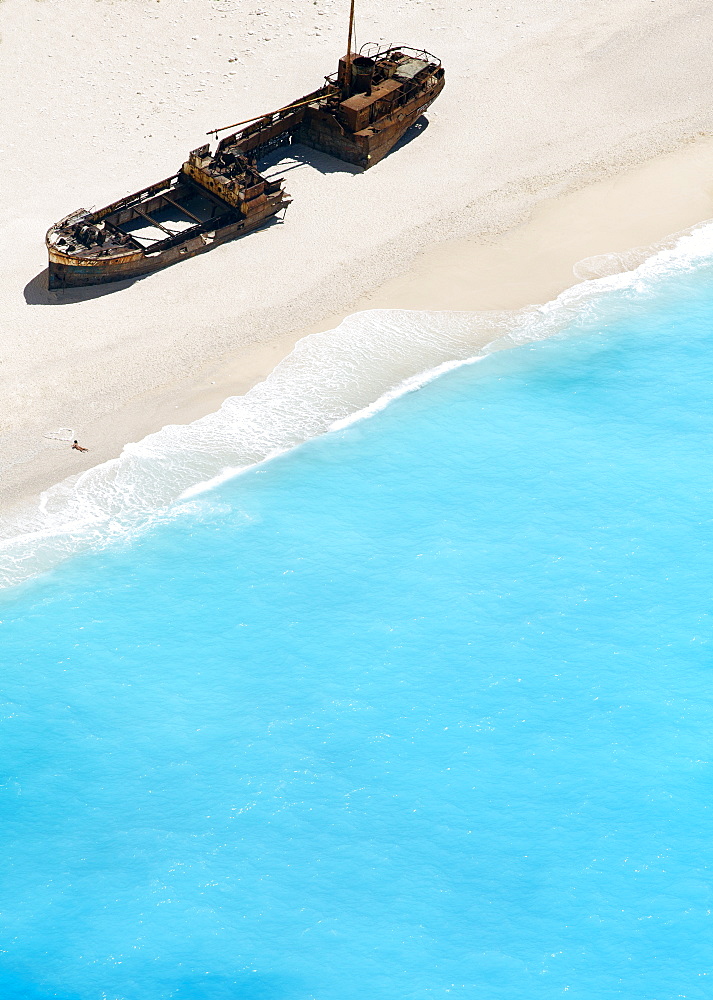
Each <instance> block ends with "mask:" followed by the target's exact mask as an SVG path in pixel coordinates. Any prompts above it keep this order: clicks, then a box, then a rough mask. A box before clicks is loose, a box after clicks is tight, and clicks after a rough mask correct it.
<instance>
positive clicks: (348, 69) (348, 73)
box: [344, 0, 354, 96]
mask: <svg viewBox="0 0 713 1000" xmlns="http://www.w3.org/2000/svg"><path fill="white" fill-rule="evenodd" d="M353 35H354V0H351V7H350V9H349V38H348V39H347V58H346V59H345V72H344V84H345V86H346V88H347V90H348V91H351V84H352V36H353ZM347 96H348V95H347Z"/></svg>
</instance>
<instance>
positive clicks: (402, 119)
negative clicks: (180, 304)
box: [46, 46, 445, 289]
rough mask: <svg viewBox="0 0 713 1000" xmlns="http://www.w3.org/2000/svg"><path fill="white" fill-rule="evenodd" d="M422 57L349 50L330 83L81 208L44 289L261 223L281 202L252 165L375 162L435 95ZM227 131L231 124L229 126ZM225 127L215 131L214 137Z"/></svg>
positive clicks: (134, 271)
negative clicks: (293, 154) (314, 153)
mask: <svg viewBox="0 0 713 1000" xmlns="http://www.w3.org/2000/svg"><path fill="white" fill-rule="evenodd" d="M444 84H445V75H444V71H443V67H442V66H441V64H440V61H439V60H437V59H435V57H434V56H431V55H430V53H428V52H425V51H422V50H415V49H410V48H408V47H406V46H400V47H398V48H394V47H391V48H389V49H386V50H385V51H383V52H376V53H375V54H374V55H373V56H369V55H358V56H355V57H353V58H352V57H351V56H350V54H349V53H348V54H347V56H346V57H345V58H344V59H341V60H340V62H339V70H338V72H337V73H336V74H334V76H332V77H326V78H325V84H324V86H323V87H320V88H319V89H318V90H316V91H314V92H313V93H312V94H308V95H307V96H306V97H304V98H302V99H301V100H300V101H297V102H295V103H294V104H291V105H288V106H287V107H285V108H281V109H280V110H279V111H276V112H273V113H271V114H269V115H264V116H262V117H261V118H258V119H255V120H253V121H252V122H251V123H249V124H247V123H242V124H246V127H245V128H243V129H242V130H241V131H239V132H235V133H233V134H232V135H229V136H227V137H226V138H224V139H222V140H221V141H220V142H219V144H218V147H217V149H216V151H215V153H214V154H212V153H211V151H210V146H209V145H208V144H206V145H204V146H201V147H200V148H198V149H195V150H193V151H192V152H191V153H190V155H189V157H188V160H187V161H186V162H185V163H184V164H183V166H182V167H181V169H180V171H179V172H178V173H177V174H174V175H173V176H171V177H168V178H166V179H164V180H162V181H159V182H158V183H156V184H152V185H151V186H150V187H147V188H144V189H143V190H141V191H137V192H136V193H135V194H132V195H129V196H127V197H126V198H121V199H119V200H118V201H116V202H113V203H112V204H111V205H107V206H106V207H105V208H102V209H100V210H99V211H93V212H88V211H86V210H84V209H80V210H79V211H77V212H73V213H72V214H71V215H68V216H66V217H65V218H64V219H62V220H61V221H60V222H58V223H57V224H56V225H54V226H52V227H51V228H50V230H49V231H48V233H47V237H46V243H47V250H48V254H49V288H50V289H59V288H68V287H77V286H82V285H94V284H103V283H105V282H111V281H123V280H126V279H131V278H137V277H141V276H143V275H146V274H150V273H152V272H153V271H159V270H161V269H163V268H164V267H170V266H171V265H172V264H176V263H178V261H180V260H185V259H186V258H187V257H195V256H196V255H197V254H199V253H205V252H206V251H207V250H210V249H212V248H213V247H214V246H219V245H220V244H222V243H227V242H228V241H229V240H233V239H235V238H236V237H238V236H242V235H244V234H245V233H248V232H250V231H251V230H253V229H256V228H258V227H259V226H263V225H265V224H266V223H267V222H268V221H269V220H270V219H271V218H273V217H274V216H276V215H277V214H278V213H279V212H281V211H283V210H284V209H286V208H287V206H288V205H289V204H290V198H289V197H288V196H287V194H286V192H285V190H284V188H283V185H282V178H278V179H277V180H274V181H270V180H268V179H267V178H266V177H264V176H263V175H262V174H260V173H259V171H258V166H257V165H258V160H259V159H260V158H261V157H263V156H265V155H266V154H267V153H269V152H271V151H272V150H273V149H277V148H280V147H283V146H287V145H290V144H292V143H302V144H304V145H306V146H311V147H312V148H314V149H318V150H320V151H322V152H324V153H328V154H330V155H331V156H335V157H337V158H339V159H341V160H344V161H346V162H348V163H352V164H354V165H356V166H359V167H361V168H362V169H364V170H367V169H369V168H370V167H373V166H374V165H375V164H376V163H378V162H379V161H380V160H382V159H383V158H384V157H385V156H386V155H387V153H388V152H389V151H390V150H391V149H392V148H393V146H394V145H395V144H396V143H397V142H398V140H399V139H400V138H401V136H402V135H403V134H404V132H406V131H407V129H408V128H409V127H410V126H411V125H412V124H413V123H414V122H415V121H416V120H417V119H418V118H419V117H420V115H422V114H423V113H424V111H425V110H426V109H427V108H428V107H429V106H430V104H431V103H432V102H433V101H434V100H435V99H436V97H437V96H438V95H439V94H440V92H441V90H442V89H443V86H444ZM229 127H231V128H232V127H235V126H229ZM222 131H225V129H217V130H215V134H217V133H218V132H222Z"/></svg>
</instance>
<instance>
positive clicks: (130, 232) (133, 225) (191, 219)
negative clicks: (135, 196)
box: [103, 177, 241, 253]
mask: <svg viewBox="0 0 713 1000" xmlns="http://www.w3.org/2000/svg"><path fill="white" fill-rule="evenodd" d="M240 217H241V216H240V212H239V211H238V210H237V209H235V208H233V207H232V206H230V205H227V204H226V202H224V201H221V200H220V198H217V197H215V196H213V195H212V194H211V192H209V191H207V190H205V189H203V188H200V187H198V185H196V184H193V183H191V182H190V181H189V180H188V179H184V178H183V177H182V178H181V179H180V180H178V179H176V180H175V183H174V184H172V185H171V186H170V187H168V188H165V189H164V190H162V191H160V192H158V193H156V194H155V195H153V197H150V198H147V199H145V200H141V201H138V202H132V203H129V204H126V205H123V206H119V207H118V208H116V209H115V210H114V211H113V212H111V213H110V214H109V215H106V216H104V219H103V221H104V223H105V224H106V225H107V226H108V227H110V228H111V229H113V230H116V231H118V232H121V233H123V234H125V235H126V236H128V237H130V239H131V241H132V244H133V245H134V246H135V247H136V248H141V249H143V250H145V251H146V252H147V253H157V252H161V251H163V250H168V249H170V248H171V247H174V246H177V245H178V244H179V243H183V242H184V241H186V240H189V239H192V238H193V237H194V236H198V235H200V234H201V233H206V232H209V231H215V230H217V229H221V228H222V227H224V226H228V225H231V224H233V223H235V222H238V221H239V220H240Z"/></svg>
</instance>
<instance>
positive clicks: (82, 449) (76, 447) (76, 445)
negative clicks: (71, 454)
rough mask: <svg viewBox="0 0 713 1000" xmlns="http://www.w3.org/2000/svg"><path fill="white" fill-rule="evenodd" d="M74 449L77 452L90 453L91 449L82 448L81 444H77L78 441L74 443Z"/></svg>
mask: <svg viewBox="0 0 713 1000" xmlns="http://www.w3.org/2000/svg"><path fill="white" fill-rule="evenodd" d="M72 447H73V448H74V450H75V451H89V448H82V446H81V444H77V442H76V441H73V442H72Z"/></svg>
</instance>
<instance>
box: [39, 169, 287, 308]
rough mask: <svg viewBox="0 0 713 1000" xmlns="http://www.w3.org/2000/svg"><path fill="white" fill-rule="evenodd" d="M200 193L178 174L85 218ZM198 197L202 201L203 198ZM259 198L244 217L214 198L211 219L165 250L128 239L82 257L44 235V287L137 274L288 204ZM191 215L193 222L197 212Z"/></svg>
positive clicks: (254, 224) (127, 214)
mask: <svg viewBox="0 0 713 1000" xmlns="http://www.w3.org/2000/svg"><path fill="white" fill-rule="evenodd" d="M205 194H206V192H202V191H201V190H200V189H199V188H198V187H197V186H195V185H191V184H190V181H189V180H187V179H186V178H185V176H181V175H178V176H176V177H174V178H168V179H167V180H166V181H161V182H159V183H158V184H155V185H153V186H152V187H149V188H145V189H144V190H143V191H138V192H136V193H135V194H133V195H130V196H129V197H128V198H126V199H122V201H121V202H116V203H115V204H113V205H109V206H108V207H107V208H105V209H101V210H99V211H98V212H93V213H91V215H87V216H86V217H87V218H90V219H91V221H92V223H93V224H96V223H101V222H102V221H103V220H113V221H115V222H119V223H125V222H126V221H128V220H131V221H136V219H135V216H136V208H137V206H138V207H139V208H140V209H141V211H142V213H148V212H151V211H154V212H156V210H157V208H158V207H159V206H163V207H164V208H165V207H166V203H167V201H168V200H170V204H171V205H175V206H176V207H179V204H181V203H182V202H183V201H184V200H185V199H186V197H187V196H188V197H191V196H192V197H193V198H194V199H195V198H196V197H198V198H201V197H202V196H203V195H205ZM167 195H168V198H167V197H166V196H167ZM203 200H204V201H205V198H203ZM261 200H263V201H264V204H262V205H260V206H256V208H255V210H254V211H251V212H250V214H249V215H248V216H247V217H244V216H243V215H242V214H241V213H240V212H239V211H238V210H237V209H236V208H235V207H233V206H231V205H229V204H225V203H220V202H219V201H218V199H216V198H213V202H212V204H211V206H210V207H211V209H212V211H213V213H216V214H217V217H216V218H215V220H214V221H208V222H203V224H202V225H198V226H195V227H192V231H189V232H187V233H186V238H185V239H181V238H180V236H178V237H174V238H173V239H171V240H168V241H166V242H168V243H169V244H170V245H169V246H167V247H166V248H165V249H161V248H160V247H158V248H157V249H156V250H155V251H153V252H152V251H151V249H150V247H149V248H145V247H144V248H142V247H141V246H138V245H136V243H135V241H132V242H134V246H133V247H129V248H128V250H127V252H125V253H119V254H117V253H115V254H113V255H112V256H110V257H108V258H102V256H97V255H94V256H90V255H87V256H84V257H83V256H78V255H77V254H76V253H74V254H69V253H64V252H62V250H61V249H59V248H58V247H57V246H56V245H53V244H52V242H51V241H50V240H48V256H49V273H48V282H47V284H48V287H49V289H50V290H51V291H57V290H59V289H62V288H82V287H85V286H88V285H103V284H107V283H109V282H113V281H131V280H134V279H136V278H142V277H144V276H145V275H148V274H153V273H154V272H156V271H161V270H163V269H164V268H165V267H171V265H172V264H177V263H178V262H179V261H182V260H186V259H187V258H189V257H195V256H197V255H198V254H200V253H205V252H206V251H208V250H211V249H213V247H215V246H219V245H220V244H222V243H227V242H229V241H230V240H234V239H236V237H239V236H242V235H244V234H245V233H249V232H251V231H252V230H254V229H257V228H259V227H260V226H264V225H265V224H266V223H267V222H269V220H270V219H271V218H272V217H274V216H275V215H276V214H277V213H278V212H280V211H281V210H282V209H284V208H286V207H287V205H288V204H289V201H288V200H287V199H261ZM188 204H191V205H193V208H194V209H195V208H196V205H195V202H194V201H189V202H188ZM189 214H190V213H189ZM146 217H148V216H146ZM194 218H195V220H196V221H198V217H194ZM139 221H140V220H139Z"/></svg>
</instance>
